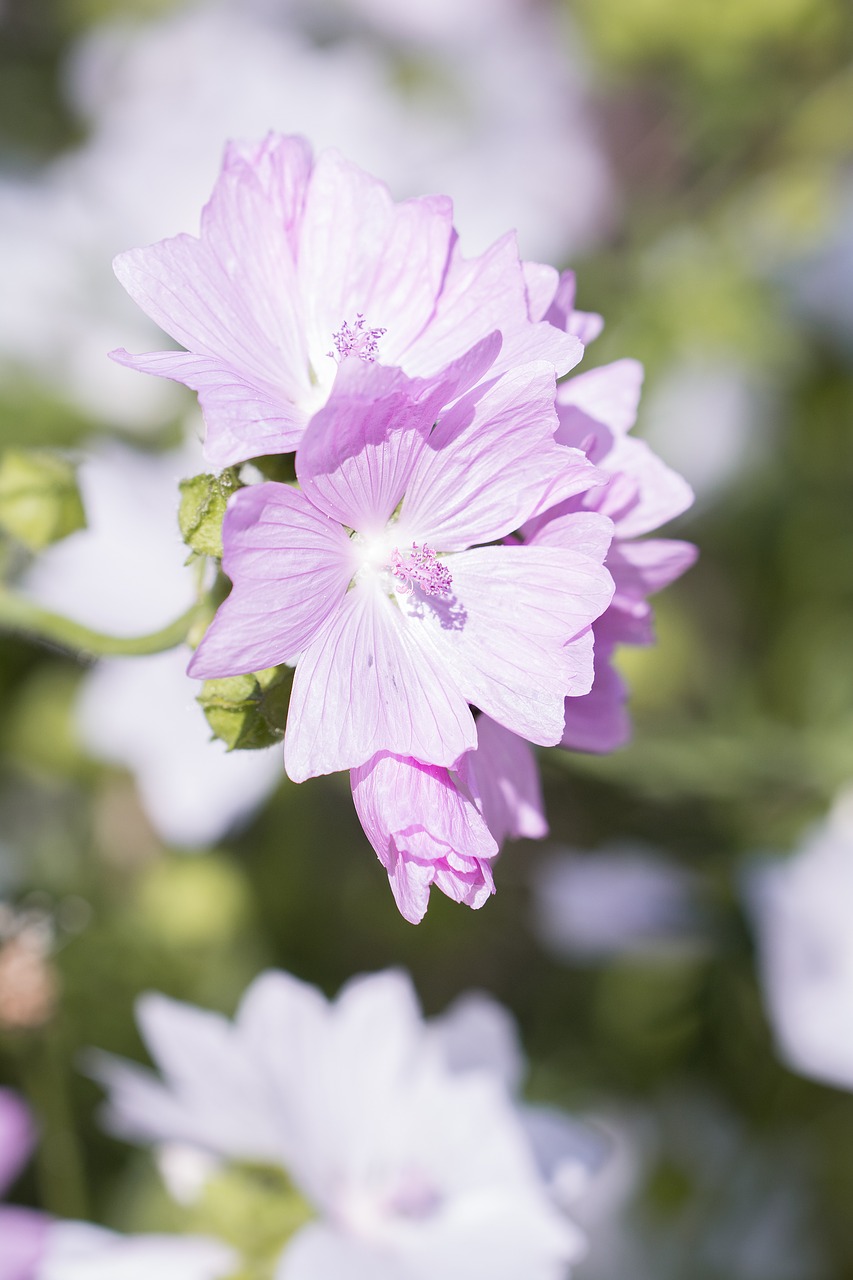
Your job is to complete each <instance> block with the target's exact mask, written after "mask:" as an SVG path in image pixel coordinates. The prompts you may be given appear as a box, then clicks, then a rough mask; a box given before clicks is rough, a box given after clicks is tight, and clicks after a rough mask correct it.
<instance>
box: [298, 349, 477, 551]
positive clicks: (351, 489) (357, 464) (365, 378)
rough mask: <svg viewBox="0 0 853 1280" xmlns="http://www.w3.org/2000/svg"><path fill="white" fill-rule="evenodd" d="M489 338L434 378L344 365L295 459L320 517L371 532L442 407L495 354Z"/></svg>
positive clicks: (396, 495) (398, 493)
mask: <svg viewBox="0 0 853 1280" xmlns="http://www.w3.org/2000/svg"><path fill="white" fill-rule="evenodd" d="M500 345H501V337H500V334H498V333H491V334H489V335H488V336H487V337H486V338H484V339H483V341H482V342H479V343H477V344H476V346H474V347H473V348H472V349H471V350H470V351H467V352H465V353H464V354H463V355H462V356H461V357H460V358H459V359H457V360H455V361H453V362H452V363H451V364H450V365H448V367H447V368H446V369H443V370H442V371H441V372H440V373H439V374H437V375H436V376H435V377H434V378H430V379H423V378H409V377H408V376H407V375H406V374H404V373H403V372H402V370H400V369H393V368H388V367H386V366H384V365H380V364H367V363H364V362H362V361H360V360H346V361H345V362H344V363H343V365H342V366H341V369H340V371H339V373H338V378H337V380H336V382H335V386H334V388H333V390H332V394H331V396H330V398H329V401H328V403H327V404H326V405H325V407H324V408H323V409H321V410H320V412H319V413H317V414H316V415H315V416H314V418H312V420H311V422H310V424H309V426H308V429H307V430H306V432H305V435H304V437H303V440H302V446H301V448H300V450H299V452H298V454H297V458H296V472H297V475H298V477H299V483H300V484H301V485H302V488H303V490H304V491H305V493H306V494H307V495H308V497H309V498H310V499H311V501H312V502H314V503H315V504H316V505H317V506H318V507H319V508H320V509H321V510H322V511H325V512H326V513H327V514H328V515H330V516H334V517H335V519H337V520H340V521H341V523H342V524H345V525H347V526H349V527H350V528H352V529H357V530H358V531H359V533H363V534H366V535H370V534H375V533H378V532H379V531H381V530H382V529H384V527H385V525H386V523H387V521H388V518H389V517H390V515H391V513H392V512H393V511H394V509H395V507H396V506H397V505H398V503H399V501H400V499H401V498H402V496H403V493H404V492H405V490H406V488H407V486H408V483H409V479H410V477H411V475H412V471H413V469H414V467H415V465H416V463H417V459H418V457H419V456H420V454H421V452H422V451H423V448H424V442H425V440H426V438H427V436H428V434H429V432H430V430H431V428H432V425H433V423H434V422H435V418H436V415H437V414H438V412H439V411H440V410H441V408H442V407H443V406H444V405H445V404H447V403H448V402H449V401H451V400H453V399H455V398H456V397H457V396H458V395H460V394H462V393H463V392H465V391H467V390H468V388H469V387H470V386H471V385H472V384H473V383H475V382H476V381H478V380H479V378H480V377H481V376H482V375H483V373H484V372H485V371H486V370H487V369H488V368H489V366H490V365H491V364H492V363H493V361H494V359H495V356H496V355H497V353H498V351H499V350H500Z"/></svg>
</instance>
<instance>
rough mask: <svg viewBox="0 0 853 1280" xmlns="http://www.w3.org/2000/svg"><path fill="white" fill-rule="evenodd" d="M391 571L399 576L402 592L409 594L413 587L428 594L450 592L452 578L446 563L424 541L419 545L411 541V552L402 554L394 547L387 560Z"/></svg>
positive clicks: (441, 594) (442, 594)
mask: <svg viewBox="0 0 853 1280" xmlns="http://www.w3.org/2000/svg"><path fill="white" fill-rule="evenodd" d="M389 566H390V569H391V572H392V573H393V574H394V577H395V578H399V579H400V581H401V582H402V583H403V584H404V585H403V594H404V595H407V596H410V595H411V594H412V592H413V591H414V589H415V587H416V586H418V587H420V589H421V591H424V592H426V594H427V595H428V596H446V595H449V594H450V588H451V586H452V585H453V579H452V578H451V576H450V570H449V569H448V567H447V565H446V564H444V563H443V562H442V561H441V560H439V559H438V556H437V555H436V553H435V552H434V551H431V550H430V548H429V547H428V546H427V545H426V543H424V545H423V546H422V547H419V546H418V544H417V543H416V542H413V543H412V550H411V553H410V554H409V555H407V556H403V555H401V554H400V552H399V551H398V550H397V548H396V547H395V548H394V550H393V552H392V553H391V559H390V561H389Z"/></svg>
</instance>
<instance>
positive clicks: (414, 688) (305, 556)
mask: <svg viewBox="0 0 853 1280" xmlns="http://www.w3.org/2000/svg"><path fill="white" fill-rule="evenodd" d="M498 341H499V339H498V338H497V337H496V336H493V338H492V339H486V340H485V341H484V342H482V343H480V344H479V345H478V346H477V347H476V348H474V349H473V350H472V351H471V352H469V353H468V355H467V356H466V357H464V358H463V359H462V360H460V361H458V362H457V363H456V364H455V365H453V366H451V367H450V368H449V369H447V370H445V372H444V374H443V376H442V377H441V378H439V379H433V380H431V381H429V380H415V381H413V380H410V379H408V378H406V377H405V375H403V374H402V373H401V372H400V371H399V370H394V369H386V368H383V367H382V366H380V365H379V364H365V363H361V362H358V363H356V362H347V363H346V364H345V365H343V366H342V369H341V375H340V376H339V378H338V381H337V384H336V386H335V390H334V392H333V395H332V397H331V399H330V401H329V403H328V405H327V406H326V407H325V408H324V409H323V410H321V411H320V412H319V413H318V414H317V415H316V416H315V417H314V419H313V420H312V422H311V424H310V426H309V428H308V430H307V431H306V433H305V436H304V439H303V442H302V446H301V448H300V450H299V452H298V454H297V459H296V467H297V476H298V478H299V482H300V485H301V490H296V489H293V488H291V487H289V486H286V485H278V484H260V485H257V486H253V487H249V488H246V489H243V490H241V491H239V492H238V493H237V494H236V495H235V497H234V498H233V499H232V503H231V505H230V507H229V510H228V512H227V513H226V517H225V523H224V527H223V544H224V547H225V555H224V559H223V567H224V569H225V571H226V572H227V573H228V575H229V576H230V577H231V579H232V581H233V583H234V589H233V591H232V593H231V595H230V596H229V598H228V599H227V600H226V601H225V603H224V604H223V605H222V606H221V608H220V609H219V612H218V613H217V616H216V618H215V619H214V621H213V624H212V626H211V627H210V629H209V630H208V632H207V635H206V636H205V637H204V639H203V640H202V643H201V645H200V646H199V648H198V650H197V652H196V654H195V656H194V658H193V660H192V662H191V664H190V672H191V674H193V675H195V676H201V677H211V676H226V675H236V674H238V673H240V672H246V671H254V670H260V669H262V668H264V667H268V666H273V665H276V664H279V663H284V662H286V663H295V664H296V675H295V678H294V684H293V694H292V698H291V705H290V714H289V718H288V724H287V733H286V738H285V764H286V768H287V771H288V773H289V774H290V776H291V778H293V779H294V781H302V780H304V779H305V778H307V777H311V776H312V775H314V774H319V773H329V772H332V771H335V770H338V769H349V768H357V767H358V766H360V765H364V764H366V763H367V762H368V761H369V760H370V759H371V758H372V757H373V756H375V755H377V754H379V753H381V752H387V753H389V754H391V755H396V756H401V757H413V758H414V759H415V760H418V761H421V762H422V763H423V764H427V765H438V766H444V767H450V766H453V765H454V764H455V763H456V761H457V760H458V759H459V757H460V756H461V755H463V754H464V753H465V752H466V751H470V750H472V749H473V748H474V747H475V746H476V745H477V736H476V730H475V725H474V718H473V716H472V714H471V711H470V709H469V706H468V704H469V703H473V704H474V705H475V706H477V707H479V708H480V709H481V710H482V711H484V712H485V713H486V714H487V715H489V716H491V717H492V719H494V720H496V721H497V722H498V723H499V724H502V725H504V726H505V727H506V728H508V729H510V730H511V732H513V733H517V734H519V735H520V736H522V737H525V738H527V739H528V740H530V741H533V742H538V743H542V744H546V745H553V744H555V743H557V742H559V741H560V738H561V736H562V733H563V727H564V699H565V697H566V695H567V694H570V695H571V694H581V693H585V692H587V691H588V689H589V688H590V685H591V683H592V643H591V641H592V636H591V632H590V623H591V622H592V621H593V619H595V618H596V617H598V616H599V615H600V613H601V612H602V611H603V609H604V608H605V607H606V606H607V604H608V603H609V600H610V597H611V590H612V588H611V582H610V578H609V575H608V574H607V572H606V571H605V570H604V569H603V568H602V565H601V562H602V560H603V558H604V555H605V553H606V550H607V546H608V544H609V541H610V530H611V525H610V521H609V520H608V519H607V517H605V516H600V515H597V514H588V513H580V514H579V515H577V516H576V517H574V518H567V519H566V521H565V522H564V538H563V541H562V544H561V545H560V546H559V547H551V546H503V545H497V546H496V545H491V546H487V545H484V544H487V543H494V542H496V540H498V539H501V538H503V537H505V536H506V535H507V534H508V533H510V532H511V531H512V530H513V529H517V528H519V527H520V526H521V525H522V524H524V522H525V521H527V520H530V519H532V518H533V517H534V516H536V515H537V514H538V513H539V512H541V511H543V510H545V509H548V508H549V507H551V506H552V505H554V504H555V503H558V502H561V501H563V500H564V498H566V497H569V496H570V495H572V494H575V493H577V492H578V491H580V490H583V489H585V488H587V487H588V486H589V485H590V484H595V483H597V481H598V473H597V472H596V470H595V468H594V467H592V466H591V464H590V463H589V462H588V461H587V459H586V458H585V457H584V455H583V454H582V453H580V452H579V451H578V450H575V449H571V448H566V447H565V446H563V445H560V444H557V443H556V442H555V440H554V430H555V427H556V417H555V414H554V407H553V401H554V373H553V369H552V367H551V366H550V365H548V364H544V363H541V362H540V363H534V364H529V365H526V366H524V367H522V368H519V369H516V370H514V371H513V372H512V373H510V374H505V375H504V376H503V377H499V378H490V379H489V381H488V382H485V383H484V382H483V381H482V376H483V373H484V371H485V370H486V369H488V368H489V366H490V365H491V363H492V361H493V359H494V355H495V351H496V344H497V342H498ZM472 383H473V384H474V387H473V390H469V388H470V387H471V385H472ZM451 400H454V401H455V403H453V405H452V407H451V408H450V409H448V410H446V411H445V412H443V413H440V414H439V415H438V421H437V423H436V410H437V407H438V406H440V405H442V404H446V403H448V402H449V401H451ZM434 423H435V424H436V425H435V426H433V424H434Z"/></svg>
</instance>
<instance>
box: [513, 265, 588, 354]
mask: <svg viewBox="0 0 853 1280" xmlns="http://www.w3.org/2000/svg"><path fill="white" fill-rule="evenodd" d="M530 318H531V320H540V319H544V320H547V321H548V322H549V324H553V325H555V326H556V328H558V329H564V330H565V331H566V333H572V334H574V336H575V337H576V338H577V339H578V340H579V341H580V342H582V343H583V345H584V346H585V347H586V346H588V345H589V344H590V342H594V341H595V339H596V338H597V337H598V335H599V334H600V333H601V331H602V329H603V328H604V321H603V319H602V318H601V316H600V315H598V314H597V313H596V312H594V311H575V273H574V271H564V272H563V273H562V275H561V276H560V280H559V283H558V285H557V288H556V291H555V293H554V295H553V300H552V301H551V302H550V305H549V306H548V308H547V310H545V311H544V312H543V313H542V315H541V316H540V315H534V314H533V313H532V312H531V316H530Z"/></svg>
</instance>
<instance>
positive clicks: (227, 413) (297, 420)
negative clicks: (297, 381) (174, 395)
mask: <svg viewBox="0 0 853 1280" xmlns="http://www.w3.org/2000/svg"><path fill="white" fill-rule="evenodd" d="M110 358H111V359H112V360H115V361H116V363H117V364H123V365H126V366H127V367H128V368H129V369H136V370H138V371H139V372H140V373H153V374H156V375H157V376H158V377H161V378H171V379H172V380H173V381H174V382H182V383H183V384H184V385H185V386H187V387H190V388H191V390H193V391H196V392H197V393H198V402H199V405H200V407H201V411H202V414H203V416H204V421H205V425H206V432H205V441H204V452H205V457H206V458H207V460H208V461H209V462H210V464H211V466H213V467H215V468H216V469H217V470H220V469H222V468H224V467H230V466H232V465H233V464H234V463H237V462H245V461H246V460H247V459H248V458H257V457H260V456H261V455H262V454H266V453H288V452H290V451H291V450H292V449H295V448H296V446H297V444H298V443H299V440H300V438H301V436H302V432H303V430H304V428H305V424H306V422H307V421H308V414H307V412H306V411H305V409H304V408H301V407H300V406H298V405H295V404H290V403H289V402H288V401H286V400H284V399H282V398H281V397H278V398H276V397H275V396H273V395H271V394H269V392H268V391H265V390H263V389H262V388H259V387H256V386H253V385H252V384H251V383H250V382H248V381H247V380H246V379H245V378H243V377H241V375H240V374H239V373H235V371H234V370H233V369H232V368H231V366H230V365H228V364H226V363H225V362H224V361H222V360H216V359H214V358H213V357H212V356H194V355H191V354H190V353H189V352H186V351H153V352H150V353H148V354H146V355H137V356H135V355H131V354H130V352H128V351H124V350H118V351H111V352H110Z"/></svg>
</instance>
